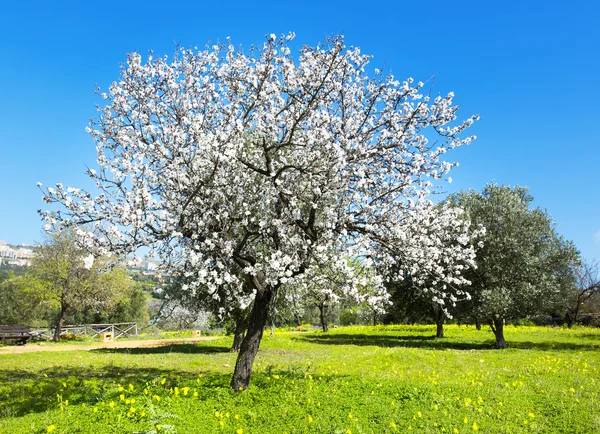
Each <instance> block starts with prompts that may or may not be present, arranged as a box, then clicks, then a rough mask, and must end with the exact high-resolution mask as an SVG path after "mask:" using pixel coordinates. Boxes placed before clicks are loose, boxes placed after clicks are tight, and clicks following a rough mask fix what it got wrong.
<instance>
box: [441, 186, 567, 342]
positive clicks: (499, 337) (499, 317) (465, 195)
mask: <svg viewBox="0 0 600 434" xmlns="http://www.w3.org/2000/svg"><path fill="white" fill-rule="evenodd" d="M449 201H450V202H451V203H452V204H454V205H458V206H461V207H462V208H464V209H465V210H466V211H467V215H468V218H470V219H471V222H472V223H473V224H481V225H483V226H484V227H485V228H486V234H485V236H484V237H483V247H482V248H480V249H479V250H478V252H477V256H476V262H477V268H476V269H472V270H469V271H468V272H467V274H466V277H467V278H468V279H469V280H470V281H471V282H472V286H471V288H470V289H469V292H470V293H471V295H472V297H473V298H472V300H471V304H470V307H471V309H470V310H471V315H472V316H473V317H475V318H481V319H486V320H487V321H488V323H489V324H490V326H491V329H492V331H493V332H494V335H495V337H496V346H497V347H498V348H506V347H507V343H506V341H505V339H504V322H505V320H513V319H520V318H524V317H526V316H528V315H536V314H540V313H545V312H546V311H547V310H548V309H549V308H550V306H552V305H553V304H555V303H556V300H557V298H558V297H561V294H562V293H563V290H562V288H563V287H564V285H566V284H568V282H569V281H570V280H571V279H572V278H573V274H572V270H573V265H574V264H576V263H577V262H578V252H577V249H576V248H575V246H574V245H573V243H572V242H570V241H566V240H565V239H564V238H562V237H561V236H559V235H558V234H557V233H556V231H555V228H554V223H553V221H552V220H551V218H550V216H549V215H548V213H547V212H546V211H544V210H541V209H540V208H532V207H531V203H532V201H533V197H532V196H531V195H530V194H529V192H528V189H527V188H524V187H518V186H517V187H514V188H511V187H508V186H500V185H497V184H488V185H487V186H486V187H485V188H484V189H483V192H482V193H478V192H476V191H472V190H471V191H466V192H461V193H457V194H455V195H452V196H451V197H450V198H449Z"/></svg>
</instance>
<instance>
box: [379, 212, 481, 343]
mask: <svg viewBox="0 0 600 434" xmlns="http://www.w3.org/2000/svg"><path fill="white" fill-rule="evenodd" d="M417 211H418V212H414V213H409V214H408V216H406V217H405V219H404V222H403V223H404V225H405V227H403V228H402V230H401V231H400V232H399V236H402V239H401V240H400V241H397V242H396V245H399V246H405V249H407V250H409V251H411V252H415V253H414V254H411V257H410V260H409V261H406V262H404V263H403V262H399V263H397V265H396V270H397V275H398V279H396V281H391V282H389V283H388V284H387V286H388V288H389V289H390V290H391V292H393V293H395V294H394V296H395V297H393V298H395V301H396V302H399V301H400V302H402V303H404V304H407V305H408V306H409V307H410V308H416V309H417V310H419V311H425V312H427V314H428V316H431V318H432V319H433V320H434V322H435V324H436V326H437V329H436V337H438V338H443V337H444V322H445V320H446V319H448V318H452V312H453V311H454V308H455V307H456V304H457V303H458V302H460V301H465V300H470V298H471V295H470V294H469V291H468V289H469V285H470V284H471V282H470V281H469V280H468V279H466V278H465V276H466V274H467V273H468V272H470V271H472V270H474V269H475V268H476V263H475V259H476V251H477V249H479V248H482V247H483V242H482V241H481V240H482V238H483V237H484V236H485V232H486V230H485V227H483V226H482V225H477V226H475V225H472V224H471V221H470V219H469V218H468V217H467V216H466V215H465V213H464V211H463V209H462V208H458V207H453V206H450V205H449V204H447V203H443V204H439V205H437V206H434V205H431V204H428V205H427V206H425V207H419V208H417ZM423 270H428V271H427V272H426V273H423ZM401 280H402V281H401ZM439 294H443V296H440V295H439ZM407 298H408V300H407Z"/></svg>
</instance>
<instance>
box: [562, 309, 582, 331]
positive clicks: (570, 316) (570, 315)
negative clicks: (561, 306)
mask: <svg viewBox="0 0 600 434" xmlns="http://www.w3.org/2000/svg"><path fill="white" fill-rule="evenodd" d="M578 313H579V306H578V307H577V309H575V312H572V311H571V310H569V311H567V313H566V315H565V321H566V322H567V327H568V328H572V327H573V324H575V321H576V320H577V315H578Z"/></svg>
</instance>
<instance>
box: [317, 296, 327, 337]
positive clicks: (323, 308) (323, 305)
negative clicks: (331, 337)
mask: <svg viewBox="0 0 600 434" xmlns="http://www.w3.org/2000/svg"><path fill="white" fill-rule="evenodd" d="M317 306H318V308H319V312H320V317H321V328H322V329H323V331H324V332H325V333H327V332H328V331H329V321H328V320H327V316H328V312H327V303H325V302H324V301H323V302H321V303H319V304H318V305H317Z"/></svg>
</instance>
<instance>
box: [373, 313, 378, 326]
mask: <svg viewBox="0 0 600 434" xmlns="http://www.w3.org/2000/svg"><path fill="white" fill-rule="evenodd" d="M373 325H374V326H376V325H377V312H376V311H373Z"/></svg>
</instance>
